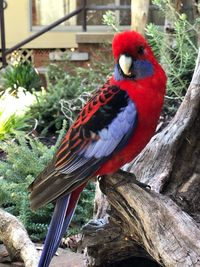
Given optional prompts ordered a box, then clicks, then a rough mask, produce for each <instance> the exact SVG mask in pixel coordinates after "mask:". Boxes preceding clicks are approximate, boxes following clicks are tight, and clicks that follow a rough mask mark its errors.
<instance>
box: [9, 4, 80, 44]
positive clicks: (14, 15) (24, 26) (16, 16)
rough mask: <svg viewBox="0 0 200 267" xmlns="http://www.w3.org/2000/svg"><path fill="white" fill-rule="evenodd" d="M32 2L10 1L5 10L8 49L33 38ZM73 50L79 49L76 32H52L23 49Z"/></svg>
mask: <svg viewBox="0 0 200 267" xmlns="http://www.w3.org/2000/svg"><path fill="white" fill-rule="evenodd" d="M30 24H31V22H30V1H29V0H9V1H8V7H7V8H6V9H5V32H6V48H10V47H12V46H13V45H15V44H17V43H18V42H20V41H22V40H24V39H25V38H27V37H29V36H31V35H32V34H33V33H34V32H33V31H31V29H30V27H31V25H30ZM62 47H64V48H71V47H77V44H76V41H75V33H74V32H64V31H55V30H54V31H50V32H47V33H45V34H43V35H42V36H40V37H38V38H37V39H35V40H33V41H31V42H30V43H28V44H26V45H24V46H23V48H62Z"/></svg>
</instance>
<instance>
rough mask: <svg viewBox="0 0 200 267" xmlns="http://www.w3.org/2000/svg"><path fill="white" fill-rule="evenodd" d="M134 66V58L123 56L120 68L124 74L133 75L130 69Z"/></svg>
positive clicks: (120, 60)
mask: <svg viewBox="0 0 200 267" xmlns="http://www.w3.org/2000/svg"><path fill="white" fill-rule="evenodd" d="M131 65H132V58H131V57H128V56H125V55H121V56H120V58H119V66H120V68H121V70H122V71H123V73H124V74H125V75H127V76H130V75H131V72H130V67H131Z"/></svg>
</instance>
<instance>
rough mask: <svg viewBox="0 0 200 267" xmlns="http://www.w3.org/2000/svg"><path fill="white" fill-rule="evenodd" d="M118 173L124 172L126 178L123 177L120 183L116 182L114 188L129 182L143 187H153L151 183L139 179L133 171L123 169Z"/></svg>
mask: <svg viewBox="0 0 200 267" xmlns="http://www.w3.org/2000/svg"><path fill="white" fill-rule="evenodd" d="M118 173H119V174H122V175H123V176H124V178H125V179H122V180H121V181H119V182H118V183H116V184H115V185H114V188H117V187H119V186H122V185H125V184H129V183H130V184H136V185H138V186H139V187H141V188H143V189H148V190H150V189H151V186H150V185H148V184H145V183H142V182H140V181H138V180H137V179H136V176H135V174H133V173H129V172H125V171H123V170H119V171H118Z"/></svg>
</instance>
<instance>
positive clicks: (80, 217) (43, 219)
mask: <svg viewBox="0 0 200 267" xmlns="http://www.w3.org/2000/svg"><path fill="white" fill-rule="evenodd" d="M65 128H66V124H65V125H64V127H63V129H62V131H61V133H60V136H59V138H58V141H57V144H56V145H55V146H52V147H50V148H48V147H47V146H46V145H44V144H42V143H41V142H40V141H39V140H38V139H33V138H31V137H28V136H24V135H19V136H18V137H17V139H15V141H13V140H12V141H6V142H0V149H1V150H2V151H4V153H5V154H6V159H4V160H0V206H1V207H3V208H4V209H5V210H6V211H8V212H10V213H12V214H13V215H15V216H17V217H18V218H19V219H20V220H21V221H22V223H23V224H24V225H25V227H26V229H27V230H28V233H29V235H30V237H31V238H32V239H33V240H34V241H39V240H42V239H43V238H44V237H45V235H46V231H47V228H48V225H49V222H50V219H51V215H52V211H53V204H48V205H46V206H45V207H43V208H40V209H39V210H37V211H34V212H33V211H31V209H30V204H29V193H28V191H27V188H28V185H29V184H30V183H31V182H32V181H33V180H34V178H35V177H36V176H37V175H38V174H39V173H40V172H41V171H42V170H43V169H44V167H45V166H46V165H47V163H48V162H49V160H51V158H52V156H53V154H54V153H55V150H56V148H57V146H58V144H59V143H60V140H61V139H62V137H63V135H64V133H65ZM27 162H28V164H27ZM93 198H94V186H93V185H92V184H89V185H88V186H87V187H86V189H85V190H84V191H83V194H82V196H81V198H80V201H79V204H78V207H77V211H76V214H75V219H74V221H73V222H74V223H73V225H74V227H73V230H71V232H77V231H78V230H79V229H80V227H81V226H82V225H83V223H85V222H86V221H87V220H88V219H89V218H91V217H92V201H93Z"/></svg>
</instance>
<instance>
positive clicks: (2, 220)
mask: <svg viewBox="0 0 200 267" xmlns="http://www.w3.org/2000/svg"><path fill="white" fill-rule="evenodd" d="M0 240H1V241H2V242H3V243H4V245H5V246H6V248H7V250H8V252H9V255H10V257H11V259H12V260H19V259H21V260H23V262H24V264H25V266H26V267H37V266H38V260H39V255H38V253H37V251H36V248H35V246H34V244H33V243H32V242H31V240H30V239H29V236H28V234H27V232H26V229H25V228H24V226H23V225H22V223H21V222H19V221H18V220H17V218H16V217H14V216H13V215H11V214H9V213H7V212H5V211H4V210H2V209H0Z"/></svg>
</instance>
